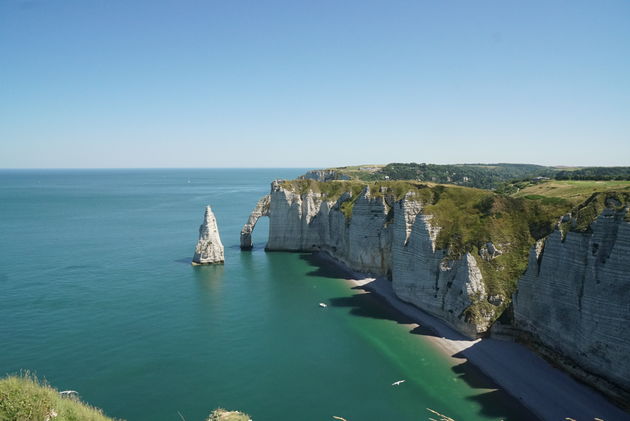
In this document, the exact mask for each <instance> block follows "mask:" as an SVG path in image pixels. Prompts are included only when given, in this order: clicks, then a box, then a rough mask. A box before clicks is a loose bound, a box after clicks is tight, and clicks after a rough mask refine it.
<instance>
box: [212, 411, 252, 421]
mask: <svg viewBox="0 0 630 421" xmlns="http://www.w3.org/2000/svg"><path fill="white" fill-rule="evenodd" d="M249 420H250V417H249V415H247V414H244V413H242V412H238V411H227V410H225V409H222V408H219V409H215V410H214V411H212V413H211V414H210V418H208V421H249Z"/></svg>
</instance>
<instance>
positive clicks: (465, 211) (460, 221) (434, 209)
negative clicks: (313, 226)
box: [282, 179, 630, 318]
mask: <svg viewBox="0 0 630 421" xmlns="http://www.w3.org/2000/svg"><path fill="white" fill-rule="evenodd" d="M282 186H283V187H284V188H286V189H289V190H291V191H294V192H296V193H299V194H305V193H307V192H316V193H319V194H321V196H322V199H325V200H329V201H336V200H339V199H340V198H341V197H342V195H343V194H344V193H349V195H347V197H346V198H344V199H342V200H341V201H339V202H338V204H339V207H340V209H341V211H342V212H343V213H344V214H345V216H346V218H347V221H348V222H351V220H352V206H353V205H354V203H355V201H356V200H357V198H358V197H359V196H360V193H361V192H362V191H364V190H365V189H366V188H367V189H368V191H369V193H370V196H371V197H386V198H388V202H389V203H390V204H391V203H392V199H393V200H400V199H402V198H403V197H405V196H406V195H407V194H409V193H410V194H411V195H412V196H413V198H414V199H415V200H418V201H420V202H422V203H423V213H425V214H428V215H432V216H433V218H432V219H431V224H434V225H436V226H439V227H440V231H439V234H438V236H437V239H436V247H437V248H438V249H441V250H446V252H447V253H446V256H447V257H446V258H447V259H451V258H459V257H461V256H462V255H463V254H465V253H472V254H473V255H474V256H475V257H476V260H477V263H478V266H479V268H480V270H481V272H482V275H483V279H484V284H485V287H486V290H487V292H488V294H489V295H495V296H496V295H498V296H501V297H503V298H504V301H503V302H504V304H503V305H502V306H504V307H505V306H507V305H508V304H509V301H510V297H511V295H512V293H513V292H514V290H515V288H516V282H517V280H518V278H519V277H520V276H521V275H522V274H523V273H524V271H525V269H526V268H527V262H528V256H529V251H530V249H531V247H532V246H533V245H534V243H535V242H536V241H537V240H539V239H542V238H544V237H546V236H547V235H549V234H550V233H551V232H552V231H553V230H554V229H555V227H556V226H557V224H558V222H559V220H560V218H561V217H562V216H563V215H566V214H567V213H569V212H571V213H572V215H573V219H572V220H571V221H570V225H566V224H565V226H563V227H562V228H563V231H565V230H573V231H582V232H583V231H585V230H587V229H588V227H590V224H591V222H592V221H593V220H594V219H595V218H596V217H597V215H599V213H601V211H602V210H603V209H604V208H605V207H610V206H611V204H612V205H614V206H616V207H618V208H619V209H621V208H622V207H623V206H625V205H626V204H627V203H629V202H630V181H606V182H604V181H601V182H600V181H556V180H550V181H548V182H542V183H537V184H536V183H530V182H528V184H527V185H526V186H524V187H523V188H522V189H519V190H517V191H516V193H513V194H499V193H496V192H493V191H490V190H484V189H476V188H469V187H462V186H454V185H443V184H435V183H424V182H418V181H402V180H395V181H392V180H388V181H371V182H370V181H360V180H347V181H343V180H335V181H327V182H318V181H314V180H305V179H300V180H291V181H283V182H282ZM593 192H595V193H593ZM488 243H492V245H493V247H495V248H496V249H498V250H499V251H500V253H499V254H498V255H494V256H492V257H491V258H488V254H487V250H488ZM488 306H490V304H489V303H487V302H480V303H479V304H478V305H475V306H472V307H471V308H470V312H471V314H470V317H471V318H475V317H476V315H477V313H481V312H487V311H496V312H497V315H498V314H500V312H501V311H502V310H503V309H502V308H496V307H495V308H491V307H488Z"/></svg>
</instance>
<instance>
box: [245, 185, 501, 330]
mask: <svg viewBox="0 0 630 421" xmlns="http://www.w3.org/2000/svg"><path fill="white" fill-rule="evenodd" d="M353 199H355V198H353V197H352V196H351V195H350V193H344V194H343V195H342V196H341V197H340V198H339V199H337V200H336V201H328V200H327V199H326V197H324V196H322V195H321V194H319V193H316V192H312V191H309V192H307V193H304V194H300V193H298V192H295V191H292V190H289V189H285V188H283V187H282V184H281V183H279V182H273V183H272V186H271V194H270V199H269V209H268V216H269V241H268V243H267V250H285V251H325V252H327V253H329V254H330V255H331V256H333V257H334V258H336V259H337V260H339V261H341V262H343V263H345V264H346V265H347V266H348V267H350V268H351V269H353V270H356V271H360V272H364V273H370V274H374V275H381V276H390V277H391V279H392V281H393V286H394V291H395V292H396V294H397V295H398V296H399V297H400V298H401V299H402V300H404V301H407V302H410V303H412V304H414V305H416V306H418V307H420V308H421V309H423V310H425V311H427V312H429V313H431V314H434V315H436V316H438V317H440V318H442V319H443V320H445V321H447V322H448V323H450V324H451V325H452V326H453V327H455V328H456V329H458V330H460V331H461V332H463V333H465V334H467V335H469V336H472V337H475V336H478V335H479V334H480V333H482V332H484V331H485V330H487V329H488V328H489V326H490V323H491V320H493V319H494V317H496V315H495V314H488V315H485V316H484V315H481V316H479V315H477V317H475V318H474V319H472V318H471V317H470V315H469V314H468V313H467V309H469V307H470V306H471V305H472V304H473V303H476V302H479V301H483V300H486V299H487V294H486V291H485V289H484V285H483V281H482V275H481V272H480V271H479V268H478V267H477V262H476V260H475V259H476V257H475V256H473V255H472V254H469V253H468V254H466V255H464V256H461V257H460V258H452V257H450V258H448V259H447V256H446V251H444V250H439V249H436V243H435V242H436V238H437V235H438V233H439V231H440V227H437V226H432V225H431V223H430V222H431V219H432V216H431V215H425V214H423V213H422V203H421V202H420V201H417V200H415V198H414V197H413V196H411V195H407V196H405V197H404V198H403V199H402V200H399V201H395V200H393V199H392V198H391V197H389V198H388V197H387V195H383V194H378V195H376V196H373V195H372V194H370V191H369V190H368V189H367V188H366V189H364V190H363V191H362V192H361V193H360V195H359V197H358V198H356V200H355V201H354V203H353V205H352V214H351V217H347V216H346V215H345V214H344V212H343V211H342V207H343V206H344V203H345V202H347V201H350V200H353ZM259 203H260V202H259ZM258 210H259V206H258V205H257V207H256V209H255V210H254V213H253V214H252V217H250V219H251V218H254V219H257V218H258V216H257V215H258V214H260V212H259V211H258ZM248 223H249V221H248ZM250 225H251V224H250ZM247 227H248V225H247V224H246V226H245V227H244V228H243V231H244V232H245V231H247V232H248V233H249V235H251V230H249V231H248V228H247ZM242 238H243V237H241V239H242ZM241 244H243V242H242V243H241Z"/></svg>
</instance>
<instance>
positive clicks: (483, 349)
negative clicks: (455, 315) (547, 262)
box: [322, 255, 630, 421]
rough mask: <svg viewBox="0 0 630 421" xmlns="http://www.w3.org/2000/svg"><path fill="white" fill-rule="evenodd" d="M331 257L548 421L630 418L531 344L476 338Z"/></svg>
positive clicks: (356, 281)
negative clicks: (549, 361) (540, 354)
mask: <svg viewBox="0 0 630 421" xmlns="http://www.w3.org/2000/svg"><path fill="white" fill-rule="evenodd" d="M322 258H324V259H325V260H327V261H330V262H331V263H333V264H336V265H338V266H340V267H341V268H342V269H343V270H344V271H345V272H347V273H348V274H349V275H350V276H349V279H348V280H349V281H350V282H351V284H352V285H354V286H355V287H360V288H361V289H364V290H366V291H370V292H373V293H375V294H377V295H378V296H380V297H381V298H382V299H383V300H385V301H386V302H387V303H388V304H389V305H391V306H392V307H393V308H395V309H396V310H397V311H399V312H401V313H402V314H404V315H405V316H407V317H409V318H410V319H412V320H414V321H415V322H416V323H418V324H419V325H420V326H423V327H427V328H429V329H431V330H432V331H433V332H435V333H436V334H437V336H431V335H426V336H424V337H425V338H426V339H427V340H429V341H431V342H432V343H433V344H435V346H436V347H437V348H438V349H440V350H441V351H443V352H444V353H445V354H446V355H448V356H449V357H452V358H457V359H459V362H461V358H465V359H467V360H468V361H469V362H470V363H471V364H473V365H474V366H475V367H477V368H478V369H479V370H481V371H482V372H483V373H484V374H485V375H486V376H488V377H490V378H491V379H492V380H493V381H494V382H495V383H497V384H498V385H499V386H500V387H501V388H502V389H503V390H505V391H506V392H508V393H509V394H510V395H512V396H514V397H515V398H517V399H518V400H520V401H521V403H522V404H523V405H525V406H526V407H528V408H529V409H530V410H531V411H532V412H533V413H535V414H536V415H538V416H539V417H540V418H541V419H543V420H549V421H552V420H553V421H562V420H565V419H566V417H570V418H574V419H576V420H577V421H582V420H589V421H590V420H593V419H595V418H600V419H602V420H605V421H626V420H628V421H630V414H628V413H627V412H624V411H622V410H621V409H619V408H618V407H616V406H615V405H614V404H612V403H611V402H609V401H608V400H607V399H606V398H605V397H604V396H603V395H601V394H600V393H599V392H596V391H595V390H593V389H591V388H590V387H588V386H586V385H584V384H582V383H580V382H578V381H577V380H574V379H573V378H572V377H570V376H569V375H568V374H566V373H564V372H562V371H560V370H558V369H556V368H554V367H553V366H551V365H550V364H549V363H547V362H546V361H545V360H543V359H542V358H541V357H539V356H537V355H536V354H535V353H534V352H532V351H530V350H529V349H527V348H526V347H525V346H523V345H520V344H517V343H514V342H506V341H500V340H496V339H476V340H471V339H468V338H466V337H465V336H463V335H461V334H460V333H458V332H457V331H455V330H454V329H452V328H451V327H449V326H447V325H446V324H445V323H444V322H442V321H441V320H439V319H437V318H436V317H433V316H431V315H429V314H427V313H425V312H423V311H422V310H420V309H418V308H417V307H415V306H413V305H411V304H407V303H405V302H403V301H401V300H400V299H398V298H397V297H396V295H395V294H394V291H393V289H392V285H391V282H390V281H388V280H387V279H384V278H378V279H375V278H370V277H368V276H366V275H364V274H360V273H357V272H354V271H351V270H348V268H347V267H346V266H344V265H343V264H341V263H340V262H338V261H336V260H334V259H333V258H331V257H330V256H328V255H325V256H322Z"/></svg>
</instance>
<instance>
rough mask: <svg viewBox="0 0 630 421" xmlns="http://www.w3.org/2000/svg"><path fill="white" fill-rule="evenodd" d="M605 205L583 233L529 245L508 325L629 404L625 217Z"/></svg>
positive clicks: (629, 279) (629, 255) (629, 261)
mask: <svg viewBox="0 0 630 421" xmlns="http://www.w3.org/2000/svg"><path fill="white" fill-rule="evenodd" d="M626 214H627V208H626V209H621V210H616V209H614V208H607V209H604V210H603V211H602V213H601V214H600V215H599V216H598V217H597V219H596V220H595V221H594V222H593V223H592V224H591V225H590V229H589V230H588V231H587V232H584V233H580V232H567V233H566V237H565V238H563V236H562V233H561V232H560V231H559V230H556V231H555V232H554V233H553V234H551V235H550V236H549V237H547V239H546V241H545V242H544V247H541V245H539V246H538V247H533V248H532V250H531V253H530V257H529V265H528V268H527V271H526V272H525V274H524V275H523V277H522V278H521V279H520V280H519V282H518V289H517V291H516V293H515V295H514V300H513V307H514V325H515V327H516V328H518V329H519V330H520V331H521V332H524V333H527V337H526V339H527V340H529V341H531V342H532V344H533V345H534V346H537V347H539V350H540V351H541V352H543V353H545V354H547V355H548V356H549V357H552V358H553V359H554V361H556V362H557V363H558V364H561V365H563V366H564V367H565V368H566V369H568V370H569V371H570V372H572V373H573V374H574V375H577V376H579V377H581V378H584V379H585V380H587V381H588V382H589V383H591V384H594V385H595V386H598V387H600V388H601V389H603V390H604V391H605V392H607V393H608V394H611V395H613V396H615V397H617V398H618V399H620V400H625V401H626V402H630V361H628V356H630V223H628V222H626V221H624V217H625V215H626Z"/></svg>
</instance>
